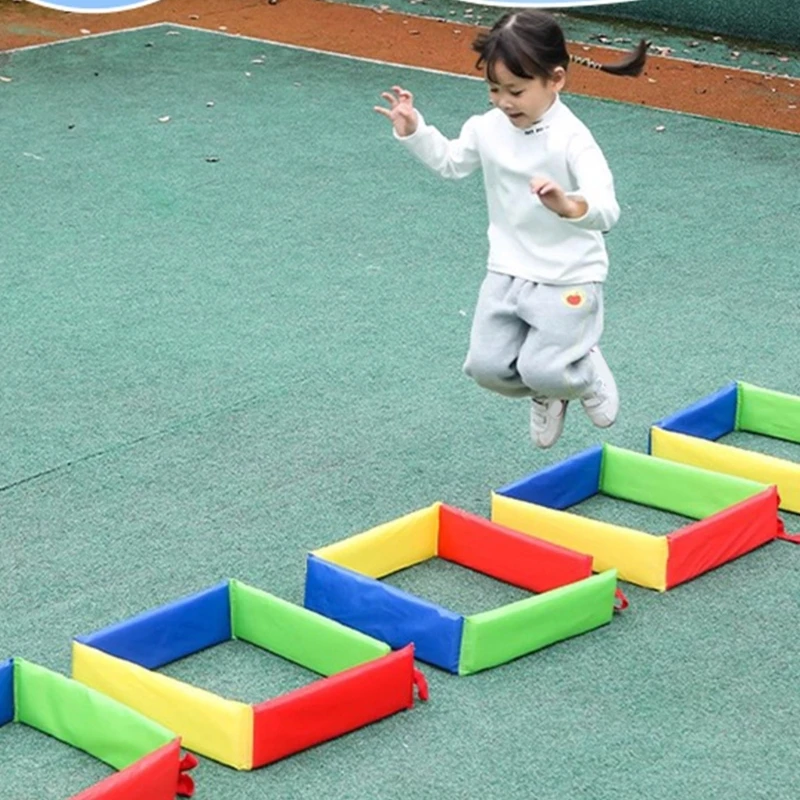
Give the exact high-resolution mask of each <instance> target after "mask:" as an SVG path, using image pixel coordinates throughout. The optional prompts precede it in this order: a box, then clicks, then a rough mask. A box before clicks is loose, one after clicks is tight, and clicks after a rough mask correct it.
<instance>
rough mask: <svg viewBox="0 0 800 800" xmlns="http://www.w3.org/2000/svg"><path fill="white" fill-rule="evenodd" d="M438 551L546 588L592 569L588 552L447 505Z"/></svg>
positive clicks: (518, 583) (480, 569)
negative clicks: (560, 545)
mask: <svg viewBox="0 0 800 800" xmlns="http://www.w3.org/2000/svg"><path fill="white" fill-rule="evenodd" d="M438 554H439V557H440V558H444V559H446V560H447V561H452V562H454V563H456V564H460V565H461V566H462V567H468V568H470V569H474V570H476V571H477V572H482V573H483V574H484V575H489V576H491V577H492V578H497V579H498V580H501V581H504V582H505V583H510V584H512V585H514V586H519V587H520V588H521V589H527V590H528V591H529V592H547V591H550V590H551V589H557V588H558V587H559V586H565V585H566V584H568V583H575V582H576V581H580V580H583V579H584V578H588V577H589V576H590V575H591V574H592V557H591V556H589V555H585V554H583V553H576V552H575V551H574V550H569V549H568V548H566V547H559V546H558V545H556V544H551V543H550V542H545V541H542V540H540V539H536V538H534V537H532V536H526V535H525V534H522V533H518V532H517V531H512V530H510V529H508V528H503V527H502V526H500V525H497V524H496V523H494V522H490V521H489V520H487V519H483V518H482V517H477V516H475V515H473V514H468V513H467V512H466V511H461V510H460V509H458V508H452V507H451V506H446V505H442V506H441V507H440V509H439V550H438Z"/></svg>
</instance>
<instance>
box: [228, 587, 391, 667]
mask: <svg viewBox="0 0 800 800" xmlns="http://www.w3.org/2000/svg"><path fill="white" fill-rule="evenodd" d="M230 592H231V624H232V628H233V636H234V638H236V639H242V640H244V641H246V642H250V644H254V645H256V646H258V647H261V648H263V649H264V650H268V651H269V652H270V653H275V655H279V656H281V657H282V658H285V659H287V660H289V661H292V662H294V663H295V664H299V665H300V666H301V667H305V668H306V669H309V670H312V671H313V672H316V673H317V674H319V675H324V676H326V677H327V676H329V675H335V674H336V673H337V672H342V671H343V670H345V669H350V667H355V666H358V665H359V664H364V663H366V662H367V661H372V660H373V659H376V658H380V657H381V656H383V655H386V654H387V653H389V652H391V648H390V647H389V645H387V644H383V643H382V642H379V641H378V640H377V639H373V638H371V637H370V636H366V635H365V634H363V633H359V632H358V631H354V630H351V629H350V628H346V627H345V626H344V625H340V624H339V623H338V622H333V621H332V620H329V619H326V618H325V617H322V616H320V615H318V614H315V613H314V612H313V611H309V610H308V609H305V608H302V607H300V606H296V605H294V604H293V603H288V602H286V601H285V600H281V599H280V598H278V597H275V596H274V595H271V594H268V593H266V592H262V591H260V590H259V589H254V588H253V587H251V586H247V585H245V584H243V583H239V581H235V580H234V581H231V583H230Z"/></svg>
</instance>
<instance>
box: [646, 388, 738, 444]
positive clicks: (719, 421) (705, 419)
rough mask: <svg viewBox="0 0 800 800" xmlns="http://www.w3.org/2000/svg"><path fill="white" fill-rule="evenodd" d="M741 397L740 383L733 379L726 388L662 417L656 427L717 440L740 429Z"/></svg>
mask: <svg viewBox="0 0 800 800" xmlns="http://www.w3.org/2000/svg"><path fill="white" fill-rule="evenodd" d="M738 398H739V390H738V384H737V382H736V381H733V382H732V383H729V384H728V385H727V386H726V387H725V388H724V389H720V390H719V391H718V392H715V393H714V394H711V395H709V396H708V397H704V398H703V399H702V400H698V401H697V402H696V403H692V405H690V406H687V407H686V408H684V409H683V410H681V411H678V412H677V413H675V414H672V415H671V416H669V417H665V418H664V419H662V420H659V421H658V422H656V423H655V425H654V426H653V427H655V428H663V429H664V430H665V431H675V433H685V434H686V435H687V436H698V437H700V438H701V439H710V440H711V441H712V442H713V441H716V440H717V439H719V438H720V437H721V436H725V434H728V433H732V432H733V431H734V430H735V429H736V407H737V405H738Z"/></svg>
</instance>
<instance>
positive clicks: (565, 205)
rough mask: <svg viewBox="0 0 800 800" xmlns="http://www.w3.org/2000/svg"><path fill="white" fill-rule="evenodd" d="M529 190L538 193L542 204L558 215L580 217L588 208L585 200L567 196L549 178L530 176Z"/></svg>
mask: <svg viewBox="0 0 800 800" xmlns="http://www.w3.org/2000/svg"><path fill="white" fill-rule="evenodd" d="M531 192H532V193H533V194H535V195H538V197H539V199H540V200H541V201H542V205H544V206H546V207H547V208H549V209H550V210H551V211H554V212H555V213H556V214H558V215H559V216H560V217H568V218H576V217H582V216H583V215H584V214H585V213H586V212H587V210H588V206H587V204H586V201H585V200H583V199H581V198H579V197H578V198H574V197H567V195H566V194H565V192H564V190H563V189H562V188H561V187H560V186H559V185H558V184H557V183H556V182H555V181H553V180H550V178H542V177H536V178H532V179H531Z"/></svg>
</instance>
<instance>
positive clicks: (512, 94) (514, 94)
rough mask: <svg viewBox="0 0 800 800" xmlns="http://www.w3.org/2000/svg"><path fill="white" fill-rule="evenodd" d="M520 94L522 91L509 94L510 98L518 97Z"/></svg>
mask: <svg viewBox="0 0 800 800" xmlns="http://www.w3.org/2000/svg"><path fill="white" fill-rule="evenodd" d="M521 94H522V91H516V92H511V96H512V97H519V96H520V95H521Z"/></svg>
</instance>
